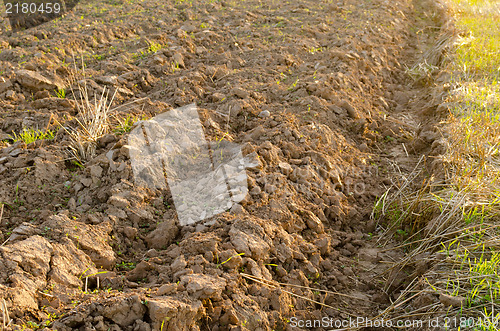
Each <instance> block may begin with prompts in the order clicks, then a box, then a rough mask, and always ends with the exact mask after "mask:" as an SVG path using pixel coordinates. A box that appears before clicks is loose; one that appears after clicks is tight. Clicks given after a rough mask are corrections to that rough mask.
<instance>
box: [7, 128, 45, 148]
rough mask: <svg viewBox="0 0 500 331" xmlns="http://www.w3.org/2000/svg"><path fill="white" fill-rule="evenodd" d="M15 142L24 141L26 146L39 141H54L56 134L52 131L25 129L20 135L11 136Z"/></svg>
mask: <svg viewBox="0 0 500 331" xmlns="http://www.w3.org/2000/svg"><path fill="white" fill-rule="evenodd" d="M10 137H11V139H12V140H14V142H17V141H23V142H24V143H25V144H30V143H32V142H35V141H37V140H44V139H47V140H52V139H54V132H52V131H51V130H47V131H40V130H35V129H33V128H30V129H26V128H25V129H23V130H22V131H21V132H19V133H15V132H14V133H13V135H12V136H10Z"/></svg>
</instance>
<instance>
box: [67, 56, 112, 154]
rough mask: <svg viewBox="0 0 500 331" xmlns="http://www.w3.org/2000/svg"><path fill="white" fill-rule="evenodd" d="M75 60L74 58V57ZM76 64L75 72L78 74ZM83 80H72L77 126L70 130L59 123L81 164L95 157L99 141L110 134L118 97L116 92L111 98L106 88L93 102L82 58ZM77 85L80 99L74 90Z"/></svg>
mask: <svg viewBox="0 0 500 331" xmlns="http://www.w3.org/2000/svg"><path fill="white" fill-rule="evenodd" d="M73 60H74V57H73ZM74 63H75V68H74V69H75V72H78V69H77V68H76V61H74ZM82 77H83V79H82V80H77V78H76V74H73V75H72V76H71V78H70V84H69V85H70V86H71V91H72V94H73V96H74V100H75V102H76V107H77V110H78V116H77V117H76V118H75V120H76V123H77V126H76V127H74V128H68V127H65V126H63V125H61V124H60V123H59V125H60V126H61V127H62V128H64V129H65V131H66V132H67V133H68V134H69V136H70V138H71V143H70V144H69V146H68V148H69V151H70V154H71V156H72V157H73V158H75V159H77V160H78V161H79V162H80V163H85V162H86V161H88V160H90V159H91V158H92V157H94V156H95V153H96V148H97V140H98V139H99V138H100V137H102V136H103V135H105V134H106V133H108V132H110V120H109V116H110V113H111V111H112V110H111V105H112V103H113V100H114V98H115V95H116V90H115V92H114V93H113V94H112V95H111V96H110V90H108V89H106V87H104V88H103V89H102V92H101V94H100V95H99V96H98V97H95V98H94V99H93V100H90V98H89V89H88V86H87V81H86V77H85V65H84V63H83V58H82ZM75 82H76V85H77V88H78V97H75V95H76V93H75V91H74V89H73V85H74V84H75Z"/></svg>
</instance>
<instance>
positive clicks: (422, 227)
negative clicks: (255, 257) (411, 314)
mask: <svg viewBox="0 0 500 331" xmlns="http://www.w3.org/2000/svg"><path fill="white" fill-rule="evenodd" d="M448 4H449V13H450V14H451V15H452V16H453V17H454V18H455V21H454V22H455V27H456V28H457V30H456V32H458V33H455V37H456V38H455V39H454V40H453V41H454V43H453V45H452V47H451V51H450V52H449V53H448V54H447V58H446V59H445V63H444V64H443V65H442V68H441V69H444V70H446V71H447V72H450V73H452V76H451V79H450V82H448V83H449V85H448V86H449V87H450V89H449V94H448V97H447V100H446V102H447V103H448V105H449V110H450V115H449V116H448V118H447V119H446V120H445V121H444V122H443V123H442V126H441V130H442V132H443V136H444V137H446V144H445V146H446V149H445V151H444V153H443V154H442V155H440V157H439V158H440V161H442V165H443V169H444V177H445V180H444V182H434V181H433V180H432V178H426V179H425V181H424V182H423V183H422V184H421V187H420V189H418V190H417V191H416V192H415V191H410V190H409V189H408V188H406V189H404V190H403V189H402V190H400V191H398V192H397V194H395V195H394V194H393V196H392V197H387V196H383V197H382V198H381V199H380V200H379V201H378V202H377V204H376V205H375V208H374V211H373V215H374V216H380V215H382V216H383V217H384V218H385V219H386V220H387V221H388V223H389V226H388V228H389V229H391V228H392V229H393V231H394V228H399V229H411V230H412V231H411V233H409V235H410V237H409V238H406V240H407V241H406V242H405V243H404V244H403V245H402V247H406V248H409V247H411V251H410V252H409V254H408V256H405V257H404V258H403V260H402V262H400V263H399V264H398V265H397V266H396V267H400V268H401V269H404V268H407V267H408V266H411V265H414V264H415V263H416V261H417V260H418V259H421V256H423V255H424V256H425V254H429V255H430V256H434V255H435V254H436V252H438V251H441V254H445V255H446V256H447V258H446V259H437V261H434V262H433V264H434V267H433V268H431V269H430V270H429V271H427V272H426V273H425V274H424V277H425V280H426V283H427V285H428V287H427V288H424V289H422V288H418V287H417V286H415V284H413V285H410V286H409V287H408V288H407V289H405V290H404V291H403V293H402V295H400V297H399V298H398V299H397V300H396V301H395V302H394V303H393V305H392V307H397V306H398V305H399V304H400V303H401V302H402V301H403V300H406V299H408V298H409V297H410V296H411V295H416V293H418V292H419V291H422V292H424V293H435V294H447V295H451V296H455V297H457V298H461V299H463V305H462V306H461V307H449V308H446V313H445V316H444V315H443V316H442V317H448V318H456V319H458V320H460V319H461V318H464V317H465V318H469V317H473V318H474V319H475V325H474V327H473V328H470V329H472V330H497V328H498V327H499V326H500V323H498V322H499V320H500V274H499V271H500V240H499V239H500V236H499V234H500V231H499V229H500V222H499V221H500V85H499V80H500V2H498V1H492V0H468V1H461V0H450V1H449V2H448ZM426 63H427V62H424V64H423V65H422V67H419V68H417V67H414V68H412V69H408V70H407V74H409V76H411V77H413V78H414V79H421V78H426V79H427V82H432V81H429V80H428V78H431V76H430V75H431V74H432V72H433V71H434V70H437V68H434V67H433V68H431V67H429V66H428V65H427V64H426ZM431 69H432V70H431ZM422 76H425V77H422ZM417 175H418V174H417ZM410 177H412V176H410ZM413 178H417V176H416V175H415V176H414V177H413ZM398 208H400V209H401V213H400V214H397V213H396V211H397V209H398ZM391 213H392V215H399V216H398V217H396V218H397V220H395V219H394V217H391ZM405 237H406V236H405ZM437 305H439V303H437ZM401 307H406V308H408V307H407V306H405V305H401ZM436 308H437V306H431V307H429V308H428V312H430V311H432V310H434V311H436V310H435V309H436ZM401 309H403V308H401ZM399 313H400V314H403V315H404V314H405V312H403V311H402V310H401V311H399ZM495 324H496V325H495ZM468 326H469V327H470V326H472V325H468ZM466 327H467V325H461V329H465V328H466Z"/></svg>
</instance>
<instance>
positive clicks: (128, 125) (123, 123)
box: [113, 115, 148, 134]
mask: <svg viewBox="0 0 500 331" xmlns="http://www.w3.org/2000/svg"><path fill="white" fill-rule="evenodd" d="M115 119H116V120H117V121H118V124H117V125H116V126H115V127H114V128H113V132H114V133H118V134H124V133H128V132H130V130H132V127H133V126H134V124H135V123H136V122H138V121H145V120H147V119H148V117H147V116H146V115H143V116H138V115H127V117H125V118H121V119H120V118H118V117H115Z"/></svg>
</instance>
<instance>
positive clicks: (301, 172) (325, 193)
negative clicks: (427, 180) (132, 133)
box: [0, 0, 443, 331]
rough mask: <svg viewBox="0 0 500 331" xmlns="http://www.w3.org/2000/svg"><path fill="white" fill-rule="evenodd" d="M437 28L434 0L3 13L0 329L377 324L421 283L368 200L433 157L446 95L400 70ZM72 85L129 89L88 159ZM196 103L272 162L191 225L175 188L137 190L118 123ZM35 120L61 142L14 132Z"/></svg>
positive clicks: (207, 122)
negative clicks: (31, 21) (180, 214)
mask: <svg viewBox="0 0 500 331" xmlns="http://www.w3.org/2000/svg"><path fill="white" fill-rule="evenodd" d="M3 18H4V17H3ZM440 24H441V23H440V15H439V13H438V12H437V9H435V8H434V7H433V5H431V4H430V3H426V2H425V1H423V0H422V1H421V0H413V1H409V0H408V1H407V0H398V1H383V0H371V1H355V0H344V1H340V2H335V1H304V0H299V1H291V2H281V1H268V0H266V1H253V0H251V1H175V2H174V1H158V0H144V1H141V2H133V1H124V0H114V1H111V0H109V1H102V2H90V1H82V2H80V3H79V4H78V5H77V6H76V7H75V8H74V9H73V10H72V11H71V12H70V13H68V14H67V15H65V16H64V17H62V18H59V19H56V20H54V21H52V22H48V23H46V24H43V25H41V26H38V27H36V28H32V29H29V30H25V31H20V32H16V33H13V32H11V31H10V30H9V29H8V26H7V22H6V20H5V19H4V20H3V21H2V23H1V26H0V30H1V32H2V34H1V35H0V77H1V78H0V140H1V141H2V143H1V144H2V145H1V149H0V181H1V185H0V202H1V208H2V209H1V210H2V212H1V216H0V240H1V243H3V245H2V246H1V247H0V295H1V298H2V302H1V304H0V306H2V312H3V315H2V314H0V318H2V319H3V324H0V325H2V326H3V325H6V326H5V329H6V330H22V329H30V328H31V329H42V330H62V331H65V330H99V331H101V330H102V331H104V330H130V331H132V330H134V331H147V330H163V331H166V330H214V331H215V330H298V329H307V328H305V327H304V328H299V327H294V326H293V325H291V323H290V320H291V318H293V317H295V318H297V319H303V320H306V319H309V320H311V319H321V318H323V317H325V316H326V317H328V318H332V319H337V320H345V319H348V318H349V317H350V316H351V317H358V316H364V317H367V318H372V317H375V316H377V315H378V314H379V312H380V311H382V310H384V309H385V308H386V307H387V306H388V305H389V304H390V302H391V299H392V298H394V297H395V296H397V295H398V291H400V290H401V289H402V287H403V286H404V284H405V282H407V281H408V280H409V279H411V278H409V277H408V275H391V274H390V273H388V272H387V270H388V269H389V267H390V264H391V263H392V262H394V261H396V260H397V259H398V257H399V256H401V254H403V252H401V251H398V250H396V249H391V248H392V247H395V246H397V245H398V241H397V238H396V237H394V236H393V235H392V234H391V235H390V237H387V236H386V237H384V238H381V237H380V235H379V234H380V233H382V232H383V231H382V229H383V228H384V227H385V226H386V225H385V224H383V222H381V223H380V224H377V222H376V221H375V220H374V219H372V218H371V214H372V209H373V206H374V203H375V202H376V201H377V199H378V198H379V197H380V196H382V194H384V192H386V191H387V190H388V189H389V188H390V187H392V186H393V185H399V184H398V180H400V179H401V178H404V176H406V175H408V174H409V173H410V172H411V171H412V169H413V167H414V166H415V165H416V163H417V161H418V160H419V158H420V156H421V155H422V154H423V153H424V154H432V153H437V152H436V151H438V150H439V144H438V143H433V142H435V141H437V139H438V136H437V134H436V133H435V130H434V128H433V126H432V123H434V122H435V118H436V116H438V115H437V114H438V110H439V108H438V106H439V104H440V102H441V97H442V93H443V91H442V90H439V89H433V90H429V89H428V88H425V87H424V85H423V84H420V83H419V82H415V81H414V80H411V79H410V77H409V76H408V75H407V74H406V73H405V69H406V68H407V67H411V66H412V65H413V64H415V63H416V62H417V61H418V60H419V56H420V54H422V53H423V52H424V51H425V50H426V47H429V46H430V45H431V44H432V42H433V40H432V38H433V37H432V36H433V35H434V34H435V33H436V32H437V31H439V26H440ZM428 27H431V28H428ZM436 27H437V28H436ZM436 29H437V30H436ZM72 54H74V55H75V56H72ZM75 58H76V59H77V60H75ZM82 60H83V62H84V64H85V70H84V71H83V70H82ZM75 62H76V63H75ZM75 77H76V80H79V81H85V82H86V85H87V86H88V89H89V97H90V98H91V100H92V99H93V98H95V97H97V96H99V95H100V93H102V91H103V88H105V87H106V88H109V89H110V90H111V91H112V92H114V91H116V97H115V99H114V102H113V105H112V107H113V112H112V116H111V126H110V130H109V133H108V134H106V135H104V136H103V137H101V138H100V139H99V140H98V148H97V151H96V154H95V156H94V157H92V158H90V159H89V160H87V162H85V163H83V165H81V166H79V165H77V164H75V162H72V160H71V159H70V158H69V156H70V155H69V154H68V151H67V147H68V145H69V144H70V143H71V139H70V136H69V134H68V131H67V130H66V129H65V128H61V125H63V126H64V127H68V128H70V127H74V126H75V125H76V120H75V119H77V118H78V116H79V115H80V114H79V112H78V107H77V106H76V101H75V100H79V92H78V89H77V85H75V83H74V81H75ZM72 78H73V79H72ZM62 88H65V89H66V91H67V93H66V95H65V96H64V97H61V95H59V97H57V96H56V92H55V90H57V89H62ZM132 101H133V102H132ZM193 102H194V103H196V104H197V107H198V112H199V116H200V119H201V120H202V123H203V127H204V132H205V135H206V138H207V140H209V141H217V140H220V139H222V138H224V139H226V140H228V141H231V142H232V143H235V144H238V145H240V146H241V147H242V151H243V154H244V155H248V154H252V153H256V154H257V155H258V160H259V162H258V164H256V165H254V166H252V167H251V168H250V169H248V170H247V176H248V187H249V194H248V195H247V197H246V198H245V200H243V201H242V202H241V205H235V206H233V207H232V208H231V210H229V211H227V212H224V213H221V214H218V215H216V216H213V217H211V218H210V219H207V220H206V222H199V223H197V224H193V225H189V226H180V225H179V222H178V219H177V216H176V215H177V214H176V211H175V205H174V204H173V199H172V196H171V194H170V192H169V191H168V190H159V189H157V190H152V189H145V188H143V187H139V186H137V185H135V183H134V178H133V172H132V170H131V164H130V159H129V156H130V153H129V152H130V147H129V145H128V141H127V137H128V130H125V129H123V126H120V125H119V122H118V119H120V120H121V121H122V122H123V121H124V119H126V118H127V116H129V119H132V118H133V119H144V118H146V119H147V118H151V117H153V116H155V115H157V114H160V113H163V112H168V111H169V110H171V109H173V108H177V107H179V106H184V105H187V104H190V103H193ZM30 128H32V129H36V130H45V129H50V130H53V131H54V132H55V137H54V139H46V140H38V141H35V142H33V143H29V144H26V143H24V142H22V141H17V142H15V141H14V139H12V137H13V134H14V133H16V134H19V133H20V132H22V130H23V129H30ZM120 128H121V129H120ZM434 166H435V168H438V167H439V165H438V164H434ZM410 277H411V276H410ZM315 329H316V330H323V328H321V327H319V328H315Z"/></svg>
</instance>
